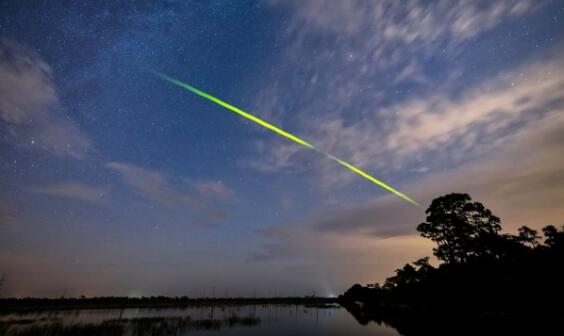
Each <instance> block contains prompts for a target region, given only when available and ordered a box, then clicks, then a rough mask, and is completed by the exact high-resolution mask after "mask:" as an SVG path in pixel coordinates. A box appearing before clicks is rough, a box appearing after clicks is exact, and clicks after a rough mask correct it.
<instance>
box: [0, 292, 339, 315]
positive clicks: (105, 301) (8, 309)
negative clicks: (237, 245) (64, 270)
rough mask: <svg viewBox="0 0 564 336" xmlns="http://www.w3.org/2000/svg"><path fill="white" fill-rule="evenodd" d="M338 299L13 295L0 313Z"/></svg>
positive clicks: (328, 303)
mask: <svg viewBox="0 0 564 336" xmlns="http://www.w3.org/2000/svg"><path fill="white" fill-rule="evenodd" d="M335 303H337V299H336V298H324V297H311V296H306V297H276V298H198V299H197V298H189V297H185V296H183V297H165V296H152V297H141V298H130V297H93V298H84V297H83V298H59V299H47V298H45V299H42V298H21V299H16V298H11V299H0V314H2V313H18V312H22V313H23V312H34V311H48V310H78V309H125V308H155V309H156V308H189V307H212V306H220V307H229V306H245V305H278V304H279V305H303V306H306V307H314V308H326V307H332V306H333V304H335Z"/></svg>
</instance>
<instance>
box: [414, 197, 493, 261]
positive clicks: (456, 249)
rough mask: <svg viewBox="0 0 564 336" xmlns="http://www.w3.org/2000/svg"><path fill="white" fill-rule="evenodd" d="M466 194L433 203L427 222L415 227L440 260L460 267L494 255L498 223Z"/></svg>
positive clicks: (489, 212)
mask: <svg viewBox="0 0 564 336" xmlns="http://www.w3.org/2000/svg"><path fill="white" fill-rule="evenodd" d="M471 201H472V199H471V198H470V196H469V195H468V194H457V193H452V194H448V195H445V196H441V197H438V198H436V199H434V200H433V202H432V203H431V205H430V206H429V208H428V209H427V210H426V211H425V213H426V214H427V221H426V222H424V223H421V224H419V225H418V226H417V231H419V232H420V233H421V235H422V236H423V237H425V238H430V239H431V240H433V241H434V242H436V243H437V247H436V248H435V249H434V250H433V252H434V254H435V256H436V257H437V258H438V259H439V260H443V261H445V262H447V263H463V262H467V261H468V260H469V259H470V258H472V257H476V256H483V255H486V254H490V253H492V252H493V249H492V244H491V243H494V242H496V241H497V238H498V237H497V236H498V232H499V230H501V226H500V220H499V218H498V217H496V216H494V215H493V214H492V212H491V211H490V210H489V209H486V208H485V207H484V206H483V205H482V204H481V203H479V202H471Z"/></svg>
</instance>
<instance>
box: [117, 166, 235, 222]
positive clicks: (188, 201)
mask: <svg viewBox="0 0 564 336" xmlns="http://www.w3.org/2000/svg"><path fill="white" fill-rule="evenodd" d="M106 166H107V167H108V168H110V169H112V170H115V171H117V172H119V173H120V175H121V176H122V178H123V179H124V181H125V183H127V184H128V185H129V186H131V187H132V188H133V189H135V190H136V191H138V192H139V193H140V194H141V195H143V196H144V197H146V198H148V199H150V200H152V201H153V202H155V203H157V204H160V205H164V206H169V207H175V206H183V205H187V206H189V207H191V208H193V209H195V210H198V211H202V212H204V213H205V214H207V215H208V216H211V217H214V218H217V219H224V218H226V216H227V213H226V212H225V211H223V210H221V209H218V208H216V207H214V206H211V205H210V204H207V203H206V202H205V201H203V200H202V199H200V198H197V197H195V196H194V195H192V194H190V193H188V192H185V191H180V190H177V189H175V188H173V187H172V185H171V184H170V183H169V182H168V180H167V178H165V176H164V175H163V174H162V173H161V172H159V171H156V170H151V169H146V168H142V167H139V166H136V165H132V164H128V163H120V162H110V163H108V164H107V165H106ZM204 185H205V186H206V187H207V189H208V190H207V191H208V192H210V190H211V189H210V186H209V185H206V184H204ZM212 189H214V190H213V192H216V193H217V192H224V193H228V191H227V190H228V189H227V188H225V189H221V188H220V187H218V186H215V188H212Z"/></svg>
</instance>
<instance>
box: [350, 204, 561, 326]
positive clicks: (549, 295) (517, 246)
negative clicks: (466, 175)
mask: <svg viewBox="0 0 564 336" xmlns="http://www.w3.org/2000/svg"><path fill="white" fill-rule="evenodd" d="M426 214H427V218H426V222H423V223H421V224H419V225H418V226H417V230H418V231H419V232H420V233H421V235H422V236H423V237H425V238H430V239H431V240H433V241H434V242H435V243H436V247H435V248H434V250H433V251H434V254H435V256H436V257H437V258H438V259H439V261H441V263H439V265H438V266H437V267H433V266H432V265H430V264H429V257H425V258H421V259H419V260H417V261H415V262H412V263H410V264H406V265H405V266H404V267H402V268H400V269H397V270H396V271H395V274H394V275H393V276H391V277H389V278H387V279H386V281H385V282H384V285H383V286H379V285H378V284H374V285H371V286H367V287H363V286H361V285H358V284H357V285H355V286H353V287H352V288H351V289H349V290H348V291H347V292H345V293H344V294H343V296H342V300H343V302H344V304H345V305H348V304H350V303H351V302H352V303H353V304H354V302H361V303H363V304H364V305H363V308H362V309H361V310H360V311H357V312H361V313H363V314H364V313H366V312H370V311H372V312H373V313H374V312H381V311H382V303H385V304H392V305H400V306H406V305H407V306H413V307H423V308H425V309H430V308H431V309H432V308H438V309H439V310H441V311H445V309H446V310H449V309H450V308H453V309H455V310H456V309H464V310H466V311H499V312H501V311H504V312H518V311H521V312H522V311H527V312H528V313H530V314H536V315H538V316H564V315H562V313H563V312H564V311H563V310H564V308H563V306H562V302H564V287H563V286H562V284H563V283H564V272H562V266H561V265H564V226H563V227H562V228H561V229H558V228H556V227H554V226H552V225H549V226H546V227H544V228H543V229H542V232H543V234H544V242H543V243H540V240H541V237H540V235H539V233H538V231H537V230H534V229H532V228H529V227H527V226H522V227H521V228H519V229H518V233H517V234H515V235H513V234H508V233H501V232H500V231H501V225H500V219H499V218H498V217H496V216H494V215H493V214H492V212H491V211H490V210H488V209H486V208H485V207H484V206H483V205H482V204H481V203H479V202H473V201H472V199H471V198H470V196H468V195H467V194H456V193H453V194H448V195H444V196H441V197H438V198H436V199H434V200H433V201H432V202H431V204H430V206H429V208H428V209H427V210H426ZM349 306H350V305H349ZM349 306H347V307H349ZM347 309H349V308H347ZM352 309H353V310H354V309H356V308H354V307H353V308H352ZM558 314H560V315H558ZM367 321H368V320H367Z"/></svg>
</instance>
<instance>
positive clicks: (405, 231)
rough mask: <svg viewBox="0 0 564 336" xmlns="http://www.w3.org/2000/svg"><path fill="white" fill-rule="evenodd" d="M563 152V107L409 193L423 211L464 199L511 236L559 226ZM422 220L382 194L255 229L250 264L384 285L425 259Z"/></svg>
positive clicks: (426, 250) (427, 248)
mask: <svg viewBox="0 0 564 336" xmlns="http://www.w3.org/2000/svg"><path fill="white" fill-rule="evenodd" d="M563 147H564V108H560V109H558V110H555V111H553V113H551V114H550V115H549V116H547V117H545V118H542V119H539V120H536V121H534V122H532V123H531V124H530V125H529V127H528V128H527V129H526V130H524V129H522V130H520V131H518V132H517V133H515V134H513V135H512V136H511V137H510V138H509V139H507V141H505V142H501V143H499V144H497V145H496V147H495V148H492V151H493V153H491V155H487V156H484V157H482V158H481V159H480V160H477V161H475V162H472V163H470V164H467V165H464V166H462V167H458V168H455V169H452V170H450V171H447V172H441V173H436V174H433V175H429V176H427V177H426V178H425V179H423V180H421V181H419V182H417V183H416V184H413V185H411V186H410V187H409V188H408V190H407V192H409V193H410V194H411V195H414V197H415V198H416V199H417V200H418V201H420V202H421V203H423V204H425V205H428V204H430V202H431V200H432V199H433V198H435V197H437V196H440V195H444V194H447V193H451V192H467V193H469V194H470V195H471V196H472V197H473V199H474V200H475V201H479V202H482V203H483V204H484V205H485V206H486V207H488V208H490V209H491V210H492V211H493V212H494V214H496V215H498V216H499V217H500V218H501V220H502V226H503V229H504V232H513V233H515V232H516V231H517V228H518V227H520V226H522V225H528V226H530V227H533V228H536V229H539V230H540V229H541V228H542V227H544V226H546V225H549V224H556V225H558V224H560V223H562V222H564V208H562V206H561V205H562V204H564V194H563V193H562V190H564V171H563V170H562V167H564V156H563V155H562V148H563ZM424 218H425V214H424V211H423V209H416V208H414V207H411V206H409V205H406V204H404V202H401V201H399V200H397V199H395V198H394V197H392V196H388V195H386V196H383V197H378V198H375V199H372V200H369V201H367V202H365V203H364V204H361V205H354V206H342V207H341V208H333V209H330V210H325V211H322V212H320V213H318V214H316V215H313V216H310V217H308V218H305V219H303V220H301V221H297V222H294V223H288V224H286V225H283V226H279V227H276V228H270V229H264V230H260V231H258V234H259V236H260V237H262V239H263V243H262V244H261V245H260V246H258V247H257V250H256V251H254V252H253V253H251V254H250V256H249V257H250V259H251V260H253V261H260V262H276V261H277V260H285V261H286V262H288V263H294V262H299V259H300V258H305V259H307V260H309V261H310V263H311V264H316V265H324V266H322V268H323V267H325V268H326V269H331V268H334V269H346V268H351V267H354V269H353V270H351V272H353V273H352V274H348V273H347V276H346V277H345V278H349V276H350V279H351V280H350V281H361V280H362V279H365V280H363V281H365V282H374V281H381V280H383V279H384V278H385V277H386V276H389V275H391V274H392V271H393V270H394V269H395V268H397V267H399V266H401V265H402V264H403V263H406V262H408V261H412V260H415V259H416V258H419V257H422V256H425V255H430V253H431V242H430V241H428V240H426V239H423V238H420V237H418V236H417V232H416V230H415V229H416V226H417V224H419V223H420V222H422V221H423V220H424ZM385 256H389V258H391V259H390V260H387V259H386V257H385ZM370 262H372V264H371V265H370ZM367 265H370V266H369V267H370V268H368V266H367ZM376 269H377V270H376ZM337 278H339V279H342V278H343V277H342V276H340V277H339V276H337ZM355 278H356V279H357V280H355ZM351 283H352V282H350V283H349V285H350V284H351ZM343 285H346V284H343Z"/></svg>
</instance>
